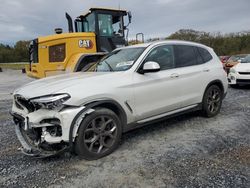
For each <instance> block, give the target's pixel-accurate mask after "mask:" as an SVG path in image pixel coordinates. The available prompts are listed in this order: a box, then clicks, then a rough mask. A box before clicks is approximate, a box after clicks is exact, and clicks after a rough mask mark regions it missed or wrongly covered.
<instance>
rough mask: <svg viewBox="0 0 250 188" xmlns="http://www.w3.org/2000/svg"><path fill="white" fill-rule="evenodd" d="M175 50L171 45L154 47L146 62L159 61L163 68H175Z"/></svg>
mask: <svg viewBox="0 0 250 188" xmlns="http://www.w3.org/2000/svg"><path fill="white" fill-rule="evenodd" d="M173 52H174V50H173V46H171V45H164V46H159V47H156V48H155V49H153V50H152V51H151V52H150V53H149V55H148V56H147V58H146V59H145V61H144V62H147V61H155V62H157V63H159V65H160V67H161V70H166V69H171V68H174V67H175V66H174V64H175V63H174V53H173Z"/></svg>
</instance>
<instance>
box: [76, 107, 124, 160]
mask: <svg viewBox="0 0 250 188" xmlns="http://www.w3.org/2000/svg"><path fill="white" fill-rule="evenodd" d="M121 135H122V124H121V121H120V119H119V118H118V116H117V115H116V114H115V113H114V112H113V111H111V110H109V109H106V108H97V109H96V110H95V111H94V112H92V113H91V114H89V115H88V116H87V117H86V118H84V120H83V121H82V123H81V125H80V127H79V130H78V136H77V138H76V141H75V152H76V153H77V154H78V155H79V156H80V157H81V158H84V159H87V160H95V159H99V158H102V157H104V156H106V155H109V154H110V153H112V152H113V151H114V150H115V149H116V148H117V147H118V146H119V143H120V140H121ZM100 148H101V149H100ZM99 150H100V151H99Z"/></svg>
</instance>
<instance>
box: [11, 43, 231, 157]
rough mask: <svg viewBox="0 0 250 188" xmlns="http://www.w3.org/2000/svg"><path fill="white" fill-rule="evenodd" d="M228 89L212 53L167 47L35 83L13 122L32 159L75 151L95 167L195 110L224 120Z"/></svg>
mask: <svg viewBox="0 0 250 188" xmlns="http://www.w3.org/2000/svg"><path fill="white" fill-rule="evenodd" d="M227 87H228V83H227V77H226V73H225V71H224V70H223V67H222V64H221V62H220V60H219V59H218V57H217V55H216V54H215V53H214V51H213V50H212V49H211V48H209V47H206V46H204V45H201V44H196V43H191V42H183V41H163V42H155V43H148V44H141V45H135V46H129V47H124V48H119V49H116V50H114V51H113V52H112V53H110V54H109V55H107V56H106V57H105V58H103V59H102V60H101V61H99V62H98V63H96V64H94V65H92V66H91V67H90V68H89V72H79V73H74V74H65V75H60V76H55V77H50V78H46V79H41V80H38V81H34V82H31V83H29V84H27V85H25V86H23V87H21V88H19V89H17V90H16V91H15V92H14V102H13V107H12V112H11V114H12V115H13V116H14V122H15V124H16V126H15V127H16V134H17V136H18V139H19V141H20V142H21V144H22V146H23V152H24V153H25V154H27V155H31V156H37V157H46V156H51V155H55V154H58V153H60V152H62V151H65V150H68V149H73V150H74V151H76V153H77V154H79V155H80V156H82V157H83V158H85V159H89V160H92V159H98V158H100V157H103V156H105V155H108V154H110V153H111V152H112V151H114V150H115V149H116V148H117V147H118V145H119V140H120V139H121V135H122V133H123V132H126V131H128V130H131V129H134V128H137V127H140V126H142V125H145V124H148V123H152V122H153V121H159V120H162V119H163V118H166V117H170V116H171V117H172V116H173V115H178V114H181V113H184V112H189V111H193V110H200V111H202V113H203V114H204V115H205V116H207V117H212V116H215V115H217V114H218V113H219V111H220V108H221V104H222V100H223V98H224V96H225V95H226V92H227Z"/></svg>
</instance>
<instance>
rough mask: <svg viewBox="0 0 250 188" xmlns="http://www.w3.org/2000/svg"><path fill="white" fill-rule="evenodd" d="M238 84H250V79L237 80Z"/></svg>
mask: <svg viewBox="0 0 250 188" xmlns="http://www.w3.org/2000/svg"><path fill="white" fill-rule="evenodd" d="M237 82H238V83H250V79H237Z"/></svg>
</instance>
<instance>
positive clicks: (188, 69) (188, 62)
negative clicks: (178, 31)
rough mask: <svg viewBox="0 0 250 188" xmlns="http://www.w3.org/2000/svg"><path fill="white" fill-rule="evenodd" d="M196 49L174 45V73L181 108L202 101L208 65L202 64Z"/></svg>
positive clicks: (202, 61)
mask: <svg viewBox="0 0 250 188" xmlns="http://www.w3.org/2000/svg"><path fill="white" fill-rule="evenodd" d="M198 49H199V48H198V47H195V46H189V45H175V46H174V52H175V66H176V73H177V74H178V76H179V79H180V95H181V98H182V107H186V106H189V105H193V104H197V103H200V102H201V101H202V96H203V93H204V89H203V88H204V87H206V85H207V82H208V75H207V74H209V71H210V69H209V64H208V63H204V60H203V58H202V56H201V55H200V52H199V50H198Z"/></svg>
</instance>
